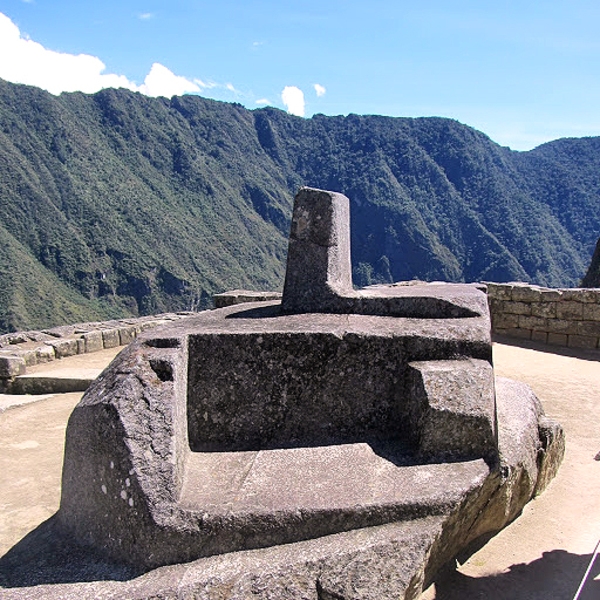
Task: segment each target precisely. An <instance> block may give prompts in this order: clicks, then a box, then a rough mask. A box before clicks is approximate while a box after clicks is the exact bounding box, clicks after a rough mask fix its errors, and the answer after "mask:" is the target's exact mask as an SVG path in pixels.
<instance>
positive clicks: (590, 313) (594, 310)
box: [583, 303, 600, 321]
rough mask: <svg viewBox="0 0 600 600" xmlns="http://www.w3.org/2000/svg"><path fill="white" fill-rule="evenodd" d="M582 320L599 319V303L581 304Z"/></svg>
mask: <svg viewBox="0 0 600 600" xmlns="http://www.w3.org/2000/svg"><path fill="white" fill-rule="evenodd" d="M583 320H584V321H600V303H598V304H584V305H583Z"/></svg>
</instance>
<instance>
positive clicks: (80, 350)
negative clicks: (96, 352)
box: [77, 338, 85, 354]
mask: <svg viewBox="0 0 600 600" xmlns="http://www.w3.org/2000/svg"><path fill="white" fill-rule="evenodd" d="M77 354H85V340H84V339H83V338H78V339H77Z"/></svg>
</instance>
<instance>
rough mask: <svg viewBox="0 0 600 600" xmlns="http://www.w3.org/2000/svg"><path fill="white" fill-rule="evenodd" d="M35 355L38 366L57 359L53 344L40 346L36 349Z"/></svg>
mask: <svg viewBox="0 0 600 600" xmlns="http://www.w3.org/2000/svg"><path fill="white" fill-rule="evenodd" d="M35 353H36V357H37V364H38V365H40V364H43V363H47V362H51V361H53V360H54V359H55V358H56V354H55V352H54V346H53V345H51V344H44V345H43V346H38V347H37V348H36V349H35Z"/></svg>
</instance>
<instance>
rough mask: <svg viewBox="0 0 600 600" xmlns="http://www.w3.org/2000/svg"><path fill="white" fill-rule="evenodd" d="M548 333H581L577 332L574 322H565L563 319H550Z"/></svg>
mask: <svg viewBox="0 0 600 600" xmlns="http://www.w3.org/2000/svg"><path fill="white" fill-rule="evenodd" d="M547 324H548V333H563V334H566V335H568V334H569V333H579V332H578V331H577V330H576V325H575V324H574V323H573V321H565V320H563V319H548V321H547Z"/></svg>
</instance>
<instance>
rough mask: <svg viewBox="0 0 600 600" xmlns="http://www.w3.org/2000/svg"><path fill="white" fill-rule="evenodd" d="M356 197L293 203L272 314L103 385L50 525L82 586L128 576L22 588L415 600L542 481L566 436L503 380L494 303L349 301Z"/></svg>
mask: <svg viewBox="0 0 600 600" xmlns="http://www.w3.org/2000/svg"><path fill="white" fill-rule="evenodd" d="M347 206H348V200H347V198H345V197H343V196H341V195H339V194H334V193H331V192H324V191H321V190H312V189H308V188H303V189H302V190H300V192H299V194H298V196H297V197H296V204H295V210H294V217H293V224H292V235H291V240H290V253H289V257H288V277H287V278H286V284H285V287H284V292H283V297H282V300H281V301H278V300H275V301H267V302H260V303H250V304H243V305H234V306H229V307H226V308H222V309H219V310H215V311H207V312H205V313H201V314H199V315H198V316H196V317H193V318H190V319H186V320H185V321H180V322H179V323H172V324H170V325H169V326H166V327H163V328H160V329H157V330H153V331H152V332H147V333H145V334H142V335H141V336H140V337H139V338H138V339H137V340H136V341H135V342H133V343H132V344H131V345H130V346H129V347H128V348H127V349H126V350H125V351H124V352H122V353H121V354H120V355H119V357H118V358H117V360H116V361H115V362H113V364H112V365H111V367H109V368H108V369H107V370H106V371H105V372H104V373H103V374H102V375H101V376H100V378H99V379H98V380H96V382H95V383H94V384H93V385H92V387H90V389H89V390H88V392H87V393H86V395H85V396H84V398H83V399H82V401H81V402H80V404H79V405H78V406H77V407H76V409H75V410H74V412H73V414H72V416H71V419H70V421H69V425H68V429H67V442H66V449H65V461H64V468H63V482H62V500H61V506H60V510H59V512H58V514H57V515H56V516H55V517H54V518H53V520H52V522H51V524H50V525H48V528H49V530H50V532H51V535H52V536H54V538H55V539H60V540H62V542H61V547H62V548H63V552H66V554H67V556H68V557H69V560H70V561H71V562H72V571H71V575H70V577H71V579H70V581H77V580H79V581H83V580H87V581H89V579H90V572H96V573H97V572H104V573H105V574H106V573H115V572H118V573H119V574H120V576H121V577H122V578H126V579H127V578H129V580H128V581H124V582H122V583H116V582H95V583H90V584H84V583H72V584H69V585H67V584H62V585H43V586H41V587H37V588H35V590H34V591H33V592H32V590H33V588H28V590H29V591H30V592H32V593H33V594H37V593H40V590H43V592H44V593H45V594H46V596H45V597H49V598H52V597H61V598H70V597H73V598H75V597H76V596H80V595H81V594H82V593H84V594H85V593H87V594H89V593H90V590H94V593H95V594H97V595H101V596H102V597H103V598H116V597H128V598H140V599H141V598H165V599H166V598H174V597H183V596H185V597H188V596H189V597H192V596H193V597H195V598H206V599H215V600H216V599H219V600H220V599H226V598H228V599H229V598H231V599H233V598H246V597H253V598H264V599H267V598H278V599H284V598H290V599H296V598H312V599H314V600H333V599H336V600H343V599H348V600H349V599H351V598H352V599H359V598H360V599H364V600H367V599H377V600H383V599H385V598H396V599H397V598H402V599H413V598H416V597H418V595H419V594H420V593H421V591H422V589H423V587H424V586H425V585H427V584H428V583H430V582H431V581H432V580H433V579H434V578H435V575H436V573H437V572H438V571H439V570H440V569H441V568H442V567H443V566H444V565H445V564H448V563H449V561H451V560H452V559H453V558H455V557H456V556H457V555H458V554H459V553H461V552H468V551H469V549H470V548H473V547H474V546H475V545H476V544H477V543H479V541H480V540H481V539H485V538H486V536H489V535H491V534H493V533H495V532H497V531H499V530H500V529H501V528H502V527H504V526H505V525H506V524H507V523H508V522H510V521H511V520H512V519H514V518H515V517H516V516H517V515H518V514H519V512H520V510H521V509H522V508H523V506H524V505H525V503H526V502H528V501H529V500H530V499H531V498H532V497H533V496H534V494H536V493H539V492H541V491H542V490H543V488H544V487H545V485H546V484H547V482H548V481H549V480H550V479H551V478H552V477H553V475H554V473H555V472H556V469H557V468H558V465H559V464H560V461H561V459H562V454H563V452H564V438H563V433H562V430H561V428H560V426H559V425H558V424H557V423H555V422H553V421H551V420H550V419H548V418H547V417H545V416H544V414H543V410H542V408H541V405H540V403H539V401H538V400H537V398H536V397H535V396H534V394H533V393H532V392H531V390H530V389H529V388H528V387H527V386H525V385H523V384H520V383H517V382H513V381H510V380H504V379H495V378H494V373H493V365H492V362H491V339H490V319H489V311H488V307H487V301H486V296H485V293H484V292H483V291H482V290H481V289H479V288H478V286H473V285H449V284H436V285H427V284H424V285H417V286H384V287H374V288H367V289H365V290H360V291H354V290H353V289H352V287H351V284H350V280H349V277H350V269H349V256H350V254H349V242H348V239H349V238H348V236H347V228H348V210H347ZM48 535H50V534H47V536H48ZM65 547H70V548H71V550H64V548H65ZM77 548H80V549H81V550H79V552H80V556H85V557H86V558H85V560H84V559H82V558H80V559H79V562H78V560H77V558H74V557H77V555H78V550H77ZM86 549H87V550H86ZM90 556H92V557H93V558H89V557H90ZM90 564H92V565H93V568H92V567H90ZM99 564H100V565H103V566H102V567H98V565H99ZM124 574H125V575H124ZM135 575H137V576H138V577H137V578H135V579H132V577H134V576H135ZM105 576H106V575H105ZM113 577H115V575H113ZM54 581H55V580H54ZM37 583H38V584H39V583H43V581H40V580H39V579H38V580H37ZM85 586H88V587H85ZM11 593H12V594H13V595H12V596H9V597H15V598H16V597H19V594H20V593H21V592H19V591H16V590H11ZM28 597H35V595H31V596H28Z"/></svg>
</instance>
